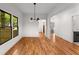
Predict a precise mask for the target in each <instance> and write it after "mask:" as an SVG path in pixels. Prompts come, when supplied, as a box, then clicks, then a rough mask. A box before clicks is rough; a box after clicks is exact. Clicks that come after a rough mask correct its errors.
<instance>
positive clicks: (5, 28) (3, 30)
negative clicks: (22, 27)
mask: <svg viewBox="0 0 79 59" xmlns="http://www.w3.org/2000/svg"><path fill="white" fill-rule="evenodd" d="M0 17H1V19H0V23H1V25H0V44H3V43H4V42H6V41H8V40H10V39H11V38H12V30H11V15H10V14H8V13H6V12H2V11H1V15H0Z"/></svg>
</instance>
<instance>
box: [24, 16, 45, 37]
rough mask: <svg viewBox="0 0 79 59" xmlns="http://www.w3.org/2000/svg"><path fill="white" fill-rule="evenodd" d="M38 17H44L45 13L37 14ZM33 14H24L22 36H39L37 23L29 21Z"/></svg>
mask: <svg viewBox="0 0 79 59" xmlns="http://www.w3.org/2000/svg"><path fill="white" fill-rule="evenodd" d="M37 16H38V17H39V18H40V19H46V15H37ZM30 17H33V15H26V16H25V17H24V20H23V37H39V23H38V22H35V21H34V22H32V21H30Z"/></svg>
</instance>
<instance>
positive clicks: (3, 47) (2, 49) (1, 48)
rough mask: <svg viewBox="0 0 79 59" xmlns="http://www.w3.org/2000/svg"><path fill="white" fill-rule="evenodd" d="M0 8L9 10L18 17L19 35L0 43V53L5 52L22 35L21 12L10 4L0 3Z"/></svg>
mask: <svg viewBox="0 0 79 59" xmlns="http://www.w3.org/2000/svg"><path fill="white" fill-rule="evenodd" d="M0 9H2V10H4V11H6V12H9V13H11V14H13V15H15V16H17V17H18V23H19V35H18V36H17V37H15V38H13V39H11V40H9V41H8V42H6V43H4V44H2V45H0V54H5V52H6V51H8V50H9V49H10V48H11V47H12V46H13V45H14V44H15V43H16V42H17V41H19V40H20V38H21V37H22V20H23V19H22V18H23V17H22V14H21V13H20V12H19V11H18V10H17V9H16V8H15V7H14V6H12V5H11V4H0Z"/></svg>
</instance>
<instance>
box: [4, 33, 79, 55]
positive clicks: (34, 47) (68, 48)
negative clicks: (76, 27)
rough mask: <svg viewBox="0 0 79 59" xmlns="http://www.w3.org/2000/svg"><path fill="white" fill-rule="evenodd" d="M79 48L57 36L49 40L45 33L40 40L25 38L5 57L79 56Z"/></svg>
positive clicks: (41, 34)
mask: <svg viewBox="0 0 79 59" xmlns="http://www.w3.org/2000/svg"><path fill="white" fill-rule="evenodd" d="M78 54H79V46H78V45H75V44H73V43H70V42H68V41H65V40H63V39H62V38H60V37H58V36H55V42H54V41H53V39H50V40H49V39H47V38H46V37H45V36H44V34H43V33H40V37H39V38H33V37H24V38H22V39H21V40H20V41H19V42H18V43H16V44H15V45H14V46H13V47H12V48H11V49H10V50H9V51H8V52H7V53H6V54H5V55H78Z"/></svg>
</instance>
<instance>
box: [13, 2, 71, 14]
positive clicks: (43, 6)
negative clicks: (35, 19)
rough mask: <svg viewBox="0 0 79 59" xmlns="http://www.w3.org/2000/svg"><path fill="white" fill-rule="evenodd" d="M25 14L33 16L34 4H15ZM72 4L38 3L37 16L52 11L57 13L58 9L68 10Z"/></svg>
mask: <svg viewBox="0 0 79 59" xmlns="http://www.w3.org/2000/svg"><path fill="white" fill-rule="evenodd" d="M13 5H14V6H15V7H17V8H18V9H19V10H20V11H21V12H22V13H24V14H33V13H34V10H33V3H15V4H13ZM68 5H72V4H70V3H37V7H36V13H37V14H49V13H50V12H51V11H53V12H55V11H56V10H58V9H62V8H65V7H66V8H67V6H68Z"/></svg>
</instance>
